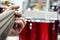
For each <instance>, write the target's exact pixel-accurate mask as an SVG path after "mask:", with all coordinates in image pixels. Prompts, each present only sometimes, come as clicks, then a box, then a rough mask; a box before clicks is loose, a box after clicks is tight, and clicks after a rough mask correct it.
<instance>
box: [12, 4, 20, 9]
mask: <svg viewBox="0 0 60 40" xmlns="http://www.w3.org/2000/svg"><path fill="white" fill-rule="evenodd" d="M11 8H12V9H18V8H19V6H15V5H14V6H11Z"/></svg>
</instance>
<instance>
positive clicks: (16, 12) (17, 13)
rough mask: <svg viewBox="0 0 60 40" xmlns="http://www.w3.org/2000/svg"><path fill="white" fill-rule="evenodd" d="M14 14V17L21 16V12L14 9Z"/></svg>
mask: <svg viewBox="0 0 60 40" xmlns="http://www.w3.org/2000/svg"><path fill="white" fill-rule="evenodd" d="M14 14H15V16H16V17H22V14H21V12H18V11H15V13H14Z"/></svg>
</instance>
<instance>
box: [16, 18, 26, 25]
mask: <svg viewBox="0 0 60 40" xmlns="http://www.w3.org/2000/svg"><path fill="white" fill-rule="evenodd" d="M15 20H21V21H22V22H23V23H24V24H25V25H26V21H25V19H24V18H23V17H16V18H15Z"/></svg>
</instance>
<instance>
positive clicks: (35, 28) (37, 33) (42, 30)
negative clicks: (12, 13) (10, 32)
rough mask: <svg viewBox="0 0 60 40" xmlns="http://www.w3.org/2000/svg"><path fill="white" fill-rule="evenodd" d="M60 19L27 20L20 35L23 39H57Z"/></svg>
mask: <svg viewBox="0 0 60 40" xmlns="http://www.w3.org/2000/svg"><path fill="white" fill-rule="evenodd" d="M57 30H58V21H56V22H55V21H46V20H45V21H41V20H30V21H27V25H26V27H25V28H24V29H23V31H22V33H21V34H20V37H21V39H22V40H57Z"/></svg>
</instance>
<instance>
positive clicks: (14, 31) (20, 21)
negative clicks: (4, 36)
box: [9, 6, 26, 36]
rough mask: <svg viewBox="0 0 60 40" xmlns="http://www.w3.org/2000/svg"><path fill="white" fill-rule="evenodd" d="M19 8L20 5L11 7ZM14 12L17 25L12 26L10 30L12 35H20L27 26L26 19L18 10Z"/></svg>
mask: <svg viewBox="0 0 60 40" xmlns="http://www.w3.org/2000/svg"><path fill="white" fill-rule="evenodd" d="M18 8H19V6H12V7H10V9H18ZM10 9H9V10H10ZM14 14H15V26H14V28H15V29H14V28H12V29H11V30H10V32H9V35H10V36H16V35H19V34H20V33H21V31H22V30H23V28H24V27H25V25H26V21H25V20H24V18H23V17H22V14H21V12H18V11H16V12H15V13H14Z"/></svg>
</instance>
